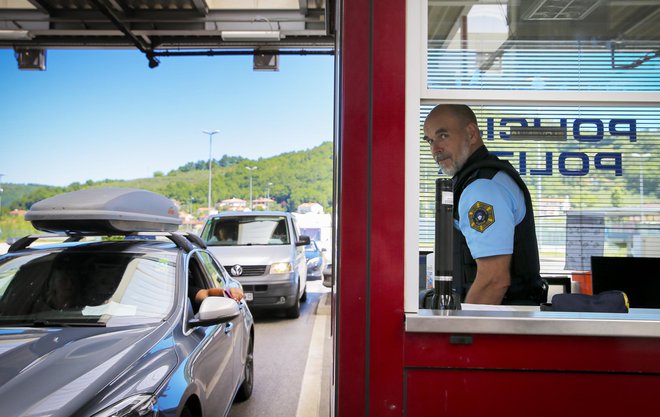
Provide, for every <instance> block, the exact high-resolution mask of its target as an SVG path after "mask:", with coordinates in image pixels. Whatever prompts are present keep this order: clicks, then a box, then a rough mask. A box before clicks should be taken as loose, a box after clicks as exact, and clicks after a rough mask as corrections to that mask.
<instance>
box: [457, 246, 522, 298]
mask: <svg viewBox="0 0 660 417" xmlns="http://www.w3.org/2000/svg"><path fill="white" fill-rule="evenodd" d="M476 262H477V277H476V278H475V280H474V283H473V284H472V286H471V287H470V291H468V293H467V296H466V297H465V302H466V303H468V304H501V303H502V299H503V298H504V294H505V293H506V290H507V289H508V288H509V285H511V274H510V272H509V271H510V269H509V268H510V266H511V255H496V256H488V257H484V258H478V259H476Z"/></svg>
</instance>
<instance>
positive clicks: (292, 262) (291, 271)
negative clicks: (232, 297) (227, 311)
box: [201, 211, 310, 318]
mask: <svg viewBox="0 0 660 417" xmlns="http://www.w3.org/2000/svg"><path fill="white" fill-rule="evenodd" d="M201 238H202V239H203V240H204V241H205V242H206V245H207V246H208V248H209V250H210V251H211V252H212V253H213V255H214V256H215V257H216V258H217V259H218V260H219V261H220V262H221V263H222V265H223V266H224V267H225V269H226V270H227V271H228V272H229V273H230V275H231V276H232V277H233V278H235V279H237V280H238V281H240V282H241V284H242V285H243V290H244V291H245V296H246V298H247V300H248V304H249V305H250V307H254V308H271V309H272V308H276V309H281V310H284V311H285V314H286V315H287V317H290V318H296V317H298V316H300V302H301V301H302V302H304V301H305V299H306V297H307V290H306V284H307V264H306V259H305V250H304V249H305V245H309V243H310V239H309V237H308V236H304V235H300V233H299V229H298V227H297V225H296V220H295V217H294V216H293V214H291V213H285V212H273V211H268V212H267V211H259V212H225V213H220V214H217V215H213V216H211V217H209V219H208V220H207V222H206V224H205V225H204V229H203V230H202V233H201Z"/></svg>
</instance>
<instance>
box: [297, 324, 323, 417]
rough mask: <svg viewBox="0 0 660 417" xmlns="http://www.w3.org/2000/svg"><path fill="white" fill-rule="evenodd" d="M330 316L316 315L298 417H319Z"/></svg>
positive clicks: (299, 401)
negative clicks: (324, 353) (325, 346)
mask: <svg viewBox="0 0 660 417" xmlns="http://www.w3.org/2000/svg"><path fill="white" fill-rule="evenodd" d="M328 318H329V316H327V315H319V314H316V315H315V319H314V328H313V329H312V340H311V342H310V344H309V352H308V353H307V363H306V364H305V374H304V375H303V380H302V387H301V389H300V398H299V399H298V410H297V411H296V417H318V415H319V403H320V401H321V385H322V383H321V382H322V381H321V374H322V372H323V348H324V342H325V337H326V334H325V329H326V324H327V321H328Z"/></svg>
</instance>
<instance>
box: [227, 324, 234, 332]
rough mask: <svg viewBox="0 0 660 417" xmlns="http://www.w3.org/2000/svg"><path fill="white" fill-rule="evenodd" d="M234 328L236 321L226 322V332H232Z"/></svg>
mask: <svg viewBox="0 0 660 417" xmlns="http://www.w3.org/2000/svg"><path fill="white" fill-rule="evenodd" d="M233 328H234V323H232V322H229V323H227V324H225V334H229V333H231V331H232V329H233Z"/></svg>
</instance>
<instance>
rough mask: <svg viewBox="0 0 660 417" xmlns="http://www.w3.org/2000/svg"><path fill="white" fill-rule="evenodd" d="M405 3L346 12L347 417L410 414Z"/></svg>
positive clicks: (342, 333) (342, 180)
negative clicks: (406, 403) (406, 401)
mask: <svg viewBox="0 0 660 417" xmlns="http://www.w3.org/2000/svg"><path fill="white" fill-rule="evenodd" d="M405 5H406V2H405V0H387V1H382V0H381V1H377V0H350V1H345V2H342V3H341V4H340V6H339V7H340V14H341V24H340V26H339V27H340V30H341V33H340V36H339V44H338V53H339V58H338V59H339V72H338V75H339V112H340V115H339V120H340V123H341V125H340V126H339V134H338V138H337V140H338V142H339V143H338V146H337V149H338V150H339V155H338V157H339V173H338V181H339V186H338V198H337V200H338V201H337V209H338V212H339V220H338V224H337V231H338V248H337V249H338V251H337V254H338V255H337V256H338V262H337V266H336V272H337V274H338V276H339V278H338V283H337V292H336V309H335V312H336V317H335V320H336V329H337V332H336V333H335V335H336V336H335V337H336V341H335V347H336V365H335V366H336V368H335V369H336V381H337V382H336V412H337V415H339V416H346V417H349V416H351V417H352V416H361V415H364V416H401V415H402V413H403V392H404V390H403V342H404V327H403V325H404V323H403V283H404V277H403V270H404V261H403V257H404V256H403V255H404V241H403V231H404V214H405V213H404V183H405V175H404V141H403V139H404V137H405Z"/></svg>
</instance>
